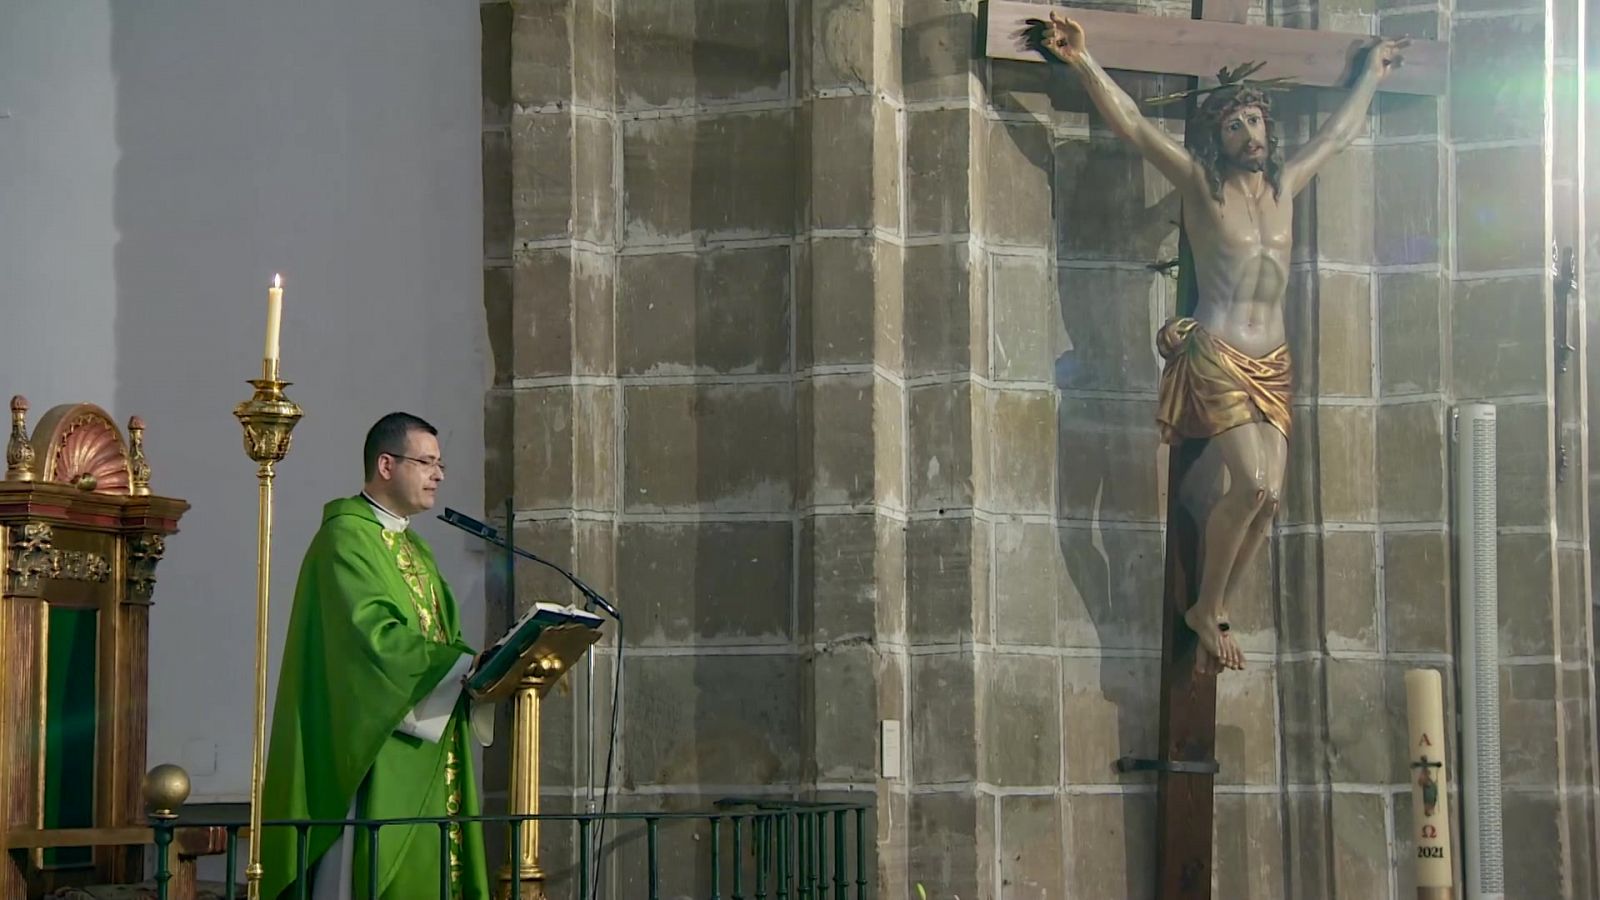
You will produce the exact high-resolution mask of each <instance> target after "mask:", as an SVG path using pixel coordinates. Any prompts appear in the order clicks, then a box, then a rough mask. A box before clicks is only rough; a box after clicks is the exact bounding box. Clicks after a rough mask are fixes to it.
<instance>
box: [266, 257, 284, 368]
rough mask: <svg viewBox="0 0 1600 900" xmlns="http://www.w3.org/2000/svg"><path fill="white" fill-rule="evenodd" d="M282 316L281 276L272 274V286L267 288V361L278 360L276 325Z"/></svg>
mask: <svg viewBox="0 0 1600 900" xmlns="http://www.w3.org/2000/svg"><path fill="white" fill-rule="evenodd" d="M282 318H283V276H282V275H274V276H272V287H269V288H267V354H266V358H267V359H268V360H269V361H272V362H277V360H278V325H279V321H280V320H281V319H282Z"/></svg>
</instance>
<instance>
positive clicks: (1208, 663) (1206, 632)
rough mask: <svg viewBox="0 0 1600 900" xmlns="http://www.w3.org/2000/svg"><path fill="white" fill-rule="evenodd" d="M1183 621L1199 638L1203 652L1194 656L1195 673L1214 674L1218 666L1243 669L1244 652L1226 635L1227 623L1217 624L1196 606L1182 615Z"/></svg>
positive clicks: (1217, 622) (1215, 620)
mask: <svg viewBox="0 0 1600 900" xmlns="http://www.w3.org/2000/svg"><path fill="white" fill-rule="evenodd" d="M1183 620H1184V621H1185V622H1187V623H1188V624H1189V627H1190V628H1192V629H1194V633H1195V634H1196V635H1198V636H1199V637H1200V646H1201V648H1202V649H1203V650H1204V651H1205V652H1204V653H1202V654H1197V655H1196V659H1195V671H1196V672H1198V673H1199V674H1201V675H1210V674H1214V673H1215V671H1216V669H1217V667H1218V666H1220V667H1221V668H1224V669H1243V668H1244V651H1242V650H1240V649H1239V645H1238V644H1237V643H1235V642H1234V640H1233V636H1232V635H1230V634H1228V623H1227V622H1219V621H1218V620H1217V619H1215V618H1213V617H1211V616H1208V615H1206V614H1205V613H1204V611H1202V610H1201V609H1200V608H1199V607H1198V606H1196V607H1191V608H1190V609H1189V611H1188V612H1186V613H1184V614H1183ZM1207 657H1209V659H1208V658H1207Z"/></svg>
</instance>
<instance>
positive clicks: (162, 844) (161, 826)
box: [150, 815, 172, 900]
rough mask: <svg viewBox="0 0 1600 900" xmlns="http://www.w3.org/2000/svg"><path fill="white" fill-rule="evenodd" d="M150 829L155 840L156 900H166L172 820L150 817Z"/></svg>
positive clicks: (169, 879)
mask: <svg viewBox="0 0 1600 900" xmlns="http://www.w3.org/2000/svg"><path fill="white" fill-rule="evenodd" d="M151 818H152V819H154V820H155V821H153V822H151V823H150V825H151V828H153V829H154V831H155V839H156V900H167V882H169V881H171V880H172V868H171V866H172V863H171V861H170V860H169V859H168V858H167V854H168V853H169V852H170V851H171V849H172V820H171V819H170V818H158V817H156V816H154V815H152V816H151Z"/></svg>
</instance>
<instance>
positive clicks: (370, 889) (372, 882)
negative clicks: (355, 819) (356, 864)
mask: <svg viewBox="0 0 1600 900" xmlns="http://www.w3.org/2000/svg"><path fill="white" fill-rule="evenodd" d="M382 827H383V826H382V825H368V826H367V835H368V837H369V838H370V839H369V840H368V842H367V900H378V829H380V828H382Z"/></svg>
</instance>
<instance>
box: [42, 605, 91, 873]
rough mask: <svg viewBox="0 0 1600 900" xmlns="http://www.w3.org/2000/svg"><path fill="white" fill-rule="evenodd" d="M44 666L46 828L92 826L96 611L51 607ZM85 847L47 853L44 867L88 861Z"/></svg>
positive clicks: (65, 848)
mask: <svg viewBox="0 0 1600 900" xmlns="http://www.w3.org/2000/svg"><path fill="white" fill-rule="evenodd" d="M48 615H49V646H48V648H47V650H46V653H47V657H46V662H45V673H46V674H45V730H44V827H46V828H89V827H92V826H93V825H94V751H95V742H94V738H95V719H96V713H97V710H96V706H95V703H96V697H95V682H96V678H97V675H98V672H99V665H98V662H99V661H98V659H96V656H95V648H96V643H97V641H96V637H97V634H96V632H97V628H98V625H99V612H98V610H94V609H75V608H71V607H59V606H51V607H50V609H49V613H48ZM91 859H92V851H91V850H90V849H89V848H88V847H62V848H58V849H50V850H46V851H45V854H44V862H45V865H46V866H47V867H55V866H79V865H85V864H87V863H89V862H90V861H91Z"/></svg>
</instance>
